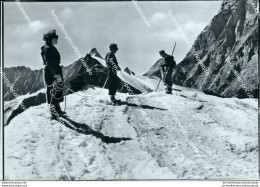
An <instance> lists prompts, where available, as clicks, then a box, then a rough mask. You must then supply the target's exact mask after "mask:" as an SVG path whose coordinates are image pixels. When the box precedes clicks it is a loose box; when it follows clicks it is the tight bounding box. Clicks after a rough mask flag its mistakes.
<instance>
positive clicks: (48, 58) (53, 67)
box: [41, 30, 65, 118]
mask: <svg viewBox="0 0 260 187" xmlns="http://www.w3.org/2000/svg"><path fill="white" fill-rule="evenodd" d="M43 40H44V41H45V43H46V44H45V45H44V46H42V47H41V50H42V52H41V55H42V58H43V62H44V65H45V68H44V78H45V82H46V84H47V100H48V103H49V104H50V107H51V108H54V109H55V111H56V112H57V113H58V114H59V115H63V114H65V112H62V111H61V108H60V104H59V103H60V102H62V101H63V93H62V92H63V90H61V89H55V90H54V89H53V85H54V84H53V83H54V82H55V81H56V82H59V83H61V82H62V81H63V75H62V69H61V66H60V60H61V59H60V54H59V52H58V50H57V49H56V47H55V46H54V45H56V44H57V41H58V35H57V34H56V30H51V31H49V32H48V33H47V34H44V35H43ZM52 117H53V118H55V117H56V116H55V115H54V114H52Z"/></svg>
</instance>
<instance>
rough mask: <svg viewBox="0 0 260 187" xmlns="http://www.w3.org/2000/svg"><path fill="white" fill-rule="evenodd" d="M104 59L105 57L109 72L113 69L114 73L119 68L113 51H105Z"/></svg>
mask: <svg viewBox="0 0 260 187" xmlns="http://www.w3.org/2000/svg"><path fill="white" fill-rule="evenodd" d="M105 59H106V65H107V69H108V70H109V72H112V71H113V72H114V73H116V70H120V67H119V66H118V62H117V59H116V56H115V54H114V53H112V52H109V53H107V55H106V58H105ZM115 67H116V69H115Z"/></svg>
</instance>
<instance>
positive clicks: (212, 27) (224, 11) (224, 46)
mask: <svg viewBox="0 0 260 187" xmlns="http://www.w3.org/2000/svg"><path fill="white" fill-rule="evenodd" d="M253 2H254V3H256V2H257V1H256V0H254V1H253ZM258 39H259V38H258V19H257V15H256V14H255V12H254V10H253V8H252V6H251V5H250V3H249V2H248V1H246V0H240V1H235V0H228V1H227V0H224V1H223V3H222V6H221V9H220V11H219V12H218V14H217V15H216V16H215V17H214V18H213V19H212V20H211V22H210V23H209V25H208V26H207V27H206V28H205V29H204V30H203V31H202V32H201V34H200V35H199V36H198V38H197V39H196V41H195V43H194V45H193V47H194V48H195V49H196V52H197V54H198V56H199V57H200V59H201V63H203V64H204V65H205V66H206V68H207V69H208V70H209V75H208V76H207V75H206V74H205V73H204V71H203V69H202V68H201V66H200V65H199V63H198V61H197V60H196V59H195V56H194V54H193V53H192V51H190V52H189V53H188V54H187V55H186V57H185V58H184V59H183V60H182V61H181V62H180V63H179V64H178V65H177V68H176V69H175V72H174V73H173V80H174V83H175V84H178V85H183V86H186V87H193V88H196V89H199V90H202V91H204V92H205V93H209V94H213V95H218V96H223V97H238V98H246V97H248V96H247V94H246V92H245V91H244V90H243V88H242V87H241V86H240V82H239V81H238V80H237V78H236V76H235V74H234V73H233V72H232V70H231V68H230V67H229V65H228V64H227V63H225V61H226V59H227V57H229V59H230V61H231V63H232V64H233V66H234V67H235V69H236V70H237V71H238V72H239V73H240V77H241V79H242V80H243V82H244V84H245V85H246V86H247V88H248V89H249V91H250V92H251V93H252V94H253V95H254V97H256V98H258V96H259V87H258V86H259V80H258V68H257V67H258V47H257V43H258ZM159 64H160V60H159V61H157V62H156V63H155V65H154V66H152V68H151V69H150V70H149V71H148V72H147V73H145V74H144V75H146V76H159Z"/></svg>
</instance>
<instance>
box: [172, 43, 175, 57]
mask: <svg viewBox="0 0 260 187" xmlns="http://www.w3.org/2000/svg"><path fill="white" fill-rule="evenodd" d="M175 47H176V42H175V44H174V47H173V50H172V55H173V53H174V50H175Z"/></svg>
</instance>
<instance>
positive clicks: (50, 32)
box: [43, 30, 58, 41]
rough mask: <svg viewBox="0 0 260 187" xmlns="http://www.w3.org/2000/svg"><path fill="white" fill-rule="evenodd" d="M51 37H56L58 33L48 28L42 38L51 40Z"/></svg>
mask: <svg viewBox="0 0 260 187" xmlns="http://www.w3.org/2000/svg"><path fill="white" fill-rule="evenodd" d="M53 38H57V39H58V35H57V34H56V30H50V31H49V32H48V33H47V34H44V35H43V40H44V41H48V40H51V39H53Z"/></svg>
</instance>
